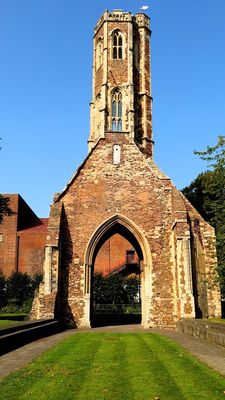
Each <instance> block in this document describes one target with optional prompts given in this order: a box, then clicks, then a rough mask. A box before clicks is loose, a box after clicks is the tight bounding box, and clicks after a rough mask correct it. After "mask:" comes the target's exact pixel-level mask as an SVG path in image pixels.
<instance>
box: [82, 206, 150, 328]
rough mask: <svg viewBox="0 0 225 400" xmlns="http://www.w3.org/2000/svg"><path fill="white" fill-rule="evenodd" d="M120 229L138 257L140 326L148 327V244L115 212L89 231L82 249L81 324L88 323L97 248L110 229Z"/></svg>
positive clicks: (141, 233)
mask: <svg viewBox="0 0 225 400" xmlns="http://www.w3.org/2000/svg"><path fill="white" fill-rule="evenodd" d="M113 230H114V231H115V230H116V232H120V234H122V236H123V237H125V238H128V240H129V241H130V242H131V243H132V244H133V245H134V247H135V249H136V251H137V253H138V256H139V259H140V271H141V287H142V290H141V299H142V326H144V327H149V326H151V321H150V309H151V298H152V279H151V271H152V257H151V251H150V246H149V243H148V241H147V239H146V237H145V235H144V233H143V232H142V230H141V229H140V228H139V227H138V226H137V225H136V224H135V223H134V222H133V221H131V220H130V219H129V218H127V217H125V216H124V215H121V214H115V215H113V216H112V217H110V218H108V219H107V220H105V221H104V222H103V223H102V224H100V225H99V226H98V228H97V229H96V230H95V232H94V233H93V234H92V236H91V238H90V240H89V242H88V244H87V247H86V251H85V260H84V265H85V288H84V291H85V315H84V318H83V324H82V325H85V326H90V300H91V298H90V297H91V273H92V269H93V268H94V262H95V258H96V255H97V253H98V250H99V249H100V247H101V246H102V244H103V243H104V241H105V240H107V238H109V237H110V236H111V234H112V232H113Z"/></svg>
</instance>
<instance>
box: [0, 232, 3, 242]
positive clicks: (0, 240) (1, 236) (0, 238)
mask: <svg viewBox="0 0 225 400" xmlns="http://www.w3.org/2000/svg"><path fill="white" fill-rule="evenodd" d="M1 242H3V233H0V243H1Z"/></svg>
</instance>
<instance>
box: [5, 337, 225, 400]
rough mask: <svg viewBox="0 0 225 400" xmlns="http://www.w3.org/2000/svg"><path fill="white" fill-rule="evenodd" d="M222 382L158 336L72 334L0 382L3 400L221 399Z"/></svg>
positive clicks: (212, 372) (178, 347)
mask: <svg viewBox="0 0 225 400" xmlns="http://www.w3.org/2000/svg"><path fill="white" fill-rule="evenodd" d="M224 391H225V378H224V377H222V376H220V375H219V374H217V373H216V372H214V371H213V370H211V369H210V368H208V367H206V366H205V365H204V364H201V363H200V362H198V361H197V360H196V359H195V358H193V357H191V356H190V355H189V354H188V353H187V352H186V351H184V349H183V348H181V347H180V346H178V345H177V344H175V343H174V342H172V341H170V340H169V339H167V338H165V337H162V336H160V335H157V334H147V333H136V334H133V333H128V334H120V333H77V334H75V335H73V336H72V337H70V338H69V339H67V340H66V341H64V342H62V343H60V344H59V345H57V346H56V347H54V348H53V349H52V350H51V351H49V352H47V353H45V354H43V355H42V356H41V357H40V358H38V359H37V360H36V361H35V362H33V363H32V364H30V365H29V366H28V367H26V368H24V369H22V370H20V371H19V372H16V373H14V374H12V375H10V376H9V377H7V378H5V379H4V380H3V381H2V382H1V388H0V399H4V400H14V399H20V400H26V399H38V400H42V399H46V400H53V399H54V400H69V399H76V400H122V399H123V400H125V399H126V400H133V399H135V400H154V399H160V400H183V399H187V400H195V399H196V400H204V399H207V400H217V399H218V400H221V399H223V398H224V399H225V395H224Z"/></svg>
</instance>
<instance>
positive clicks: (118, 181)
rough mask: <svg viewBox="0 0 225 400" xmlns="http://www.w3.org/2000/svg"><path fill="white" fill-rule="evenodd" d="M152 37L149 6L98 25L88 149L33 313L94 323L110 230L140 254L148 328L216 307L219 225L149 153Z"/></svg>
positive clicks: (59, 212)
mask: <svg viewBox="0 0 225 400" xmlns="http://www.w3.org/2000/svg"><path fill="white" fill-rule="evenodd" d="M149 41H150V29H149V18H148V17H147V16H146V15H145V14H137V15H132V14H131V13H127V12H123V11H121V10H114V11H113V12H108V11H106V12H105V13H104V14H103V15H102V17H101V18H100V20H99V22H98V23H97V26H96V28H95V32H94V57H93V98H92V102H91V131H90V137H89V154H88V156H87V158H86V159H85V160H84V162H83V163H82V165H81V166H80V167H79V168H78V170H77V171H76V172H75V174H74V175H73V177H72V179H71V180H70V182H69V183H68V184H67V186H66V188H65V189H64V190H63V191H62V192H61V193H60V194H57V195H56V196H55V197H54V200H53V204H52V206H51V211H50V217H49V223H48V234H47V240H46V247H45V260H44V281H43V283H42V284H41V285H40V288H39V293H37V295H36V297H35V299H34V303H33V308H32V313H31V317H33V318H46V317H53V316H55V317H56V318H60V319H62V320H64V321H67V322H70V323H72V324H73V325H74V326H75V327H78V328H79V327H90V326H91V324H92V303H93V302H92V285H93V279H92V278H93V271H94V268H95V261H96V258H97V256H98V254H99V252H100V251H101V249H102V247H103V246H104V245H105V243H106V242H107V240H109V238H111V237H113V236H114V235H120V236H121V237H122V238H124V240H126V241H128V242H129V243H130V244H131V245H132V247H133V249H134V250H135V252H136V254H137V256H138V259H139V266H140V276H141V304H142V310H141V318H142V326H143V327H166V328H172V327H175V325H176V322H177V321H178V320H179V319H181V318H194V317H196V316H198V317H201V316H210V317H217V316H219V315H220V293H219V290H218V287H217V285H216V284H215V282H214V277H215V265H216V253H215V234H214V230H213V228H212V227H211V226H210V225H209V224H208V223H206V222H205V221H204V220H203V218H202V217H201V216H200V215H199V214H198V212H197V211H196V210H195V209H194V208H193V207H192V205H191V204H190V203H189V202H188V201H187V200H186V199H185V197H184V196H183V195H182V193H181V192H179V191H178V190H177V189H176V188H175V186H174V184H173V183H172V181H171V180H170V179H169V178H168V177H167V176H166V175H165V174H164V173H163V172H162V171H160V170H159V168H158V167H157V165H156V164H155V163H154V161H153V159H152V153H153V149H152V147H153V141H152V98H151V79H150V46H149Z"/></svg>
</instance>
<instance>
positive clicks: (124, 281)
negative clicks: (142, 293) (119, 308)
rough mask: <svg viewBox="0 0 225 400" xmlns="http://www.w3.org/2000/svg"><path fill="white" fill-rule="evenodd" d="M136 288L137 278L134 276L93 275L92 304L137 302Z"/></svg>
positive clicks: (137, 287)
mask: <svg viewBox="0 0 225 400" xmlns="http://www.w3.org/2000/svg"><path fill="white" fill-rule="evenodd" d="M138 290H139V279H138V278H136V277H126V278H124V277H123V276H121V275H119V274H115V275H109V276H103V275H102V274H100V273H96V274H95V275H94V282H93V299H94V304H133V303H135V302H137V296H138Z"/></svg>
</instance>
